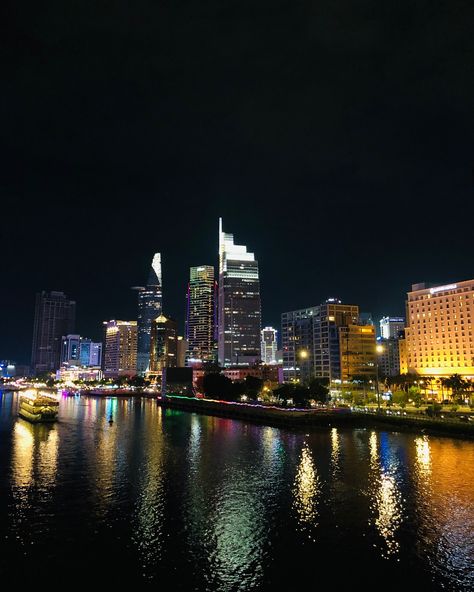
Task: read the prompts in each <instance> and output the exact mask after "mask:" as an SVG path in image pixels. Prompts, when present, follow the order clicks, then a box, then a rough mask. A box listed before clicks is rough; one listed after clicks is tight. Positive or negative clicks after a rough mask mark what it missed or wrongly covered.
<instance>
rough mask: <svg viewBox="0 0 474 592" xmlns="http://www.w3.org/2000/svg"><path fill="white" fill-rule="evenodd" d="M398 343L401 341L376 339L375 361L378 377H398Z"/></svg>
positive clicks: (399, 371) (399, 370)
mask: <svg viewBox="0 0 474 592" xmlns="http://www.w3.org/2000/svg"><path fill="white" fill-rule="evenodd" d="M400 342H401V339H399V338H395V337H389V338H388V339H383V338H382V337H380V338H378V339H377V360H378V365H379V373H380V376H381V377H382V376H398V375H399V374H400V373H401V369H400V368H401V367H400Z"/></svg>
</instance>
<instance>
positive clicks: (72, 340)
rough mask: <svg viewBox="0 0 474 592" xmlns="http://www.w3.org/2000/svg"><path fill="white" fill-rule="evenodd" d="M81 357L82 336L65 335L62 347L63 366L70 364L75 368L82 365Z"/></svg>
mask: <svg viewBox="0 0 474 592" xmlns="http://www.w3.org/2000/svg"><path fill="white" fill-rule="evenodd" d="M80 357H81V336H80V335H63V337H62V346H61V366H63V365H65V364H70V365H74V366H79V365H80V363H81V362H80Z"/></svg>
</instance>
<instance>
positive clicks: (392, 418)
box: [158, 397, 474, 439]
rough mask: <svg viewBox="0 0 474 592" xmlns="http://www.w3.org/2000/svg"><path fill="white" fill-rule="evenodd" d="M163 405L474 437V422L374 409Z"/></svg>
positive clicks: (280, 422)
mask: <svg viewBox="0 0 474 592" xmlns="http://www.w3.org/2000/svg"><path fill="white" fill-rule="evenodd" d="M158 403H159V404H160V405H162V406H163V407H169V408H171V409H180V410H182V411H194V412H197V413H202V414H205V415H216V416H219V417H227V418H231V419H233V418H234V419H243V420H246V421H250V422H254V423H261V424H266V425H274V426H282V427H294V428H299V427H301V428H308V427H349V428H350V427H352V428H386V429H390V430H399V431H411V432H416V433H420V432H421V433H429V434H433V435H441V436H442V435H444V436H455V437H461V438H472V439H474V425H472V424H463V423H460V422H453V421H446V420H441V419H432V418H429V417H427V418H426V419H425V418H423V419H422V418H412V417H407V416H396V415H383V414H380V415H379V414H377V415H375V414H372V413H353V412H351V410H350V409H337V410H327V411H326V410H308V411H290V410H286V409H277V408H271V407H270V408H268V407H260V406H258V405H256V406H253V405H240V404H238V403H226V402H220V401H208V400H203V399H188V398H173V397H167V398H164V399H158Z"/></svg>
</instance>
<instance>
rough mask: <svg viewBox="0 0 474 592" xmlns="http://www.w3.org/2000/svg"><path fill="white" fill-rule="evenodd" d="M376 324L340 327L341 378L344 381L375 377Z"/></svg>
mask: <svg viewBox="0 0 474 592" xmlns="http://www.w3.org/2000/svg"><path fill="white" fill-rule="evenodd" d="M375 345H376V341H375V327H374V325H346V326H341V327H339V349H340V352H341V370H340V378H341V380H342V381H343V382H346V381H351V380H360V379H367V380H370V379H372V380H373V379H375V375H376V359H375V355H376V349H375Z"/></svg>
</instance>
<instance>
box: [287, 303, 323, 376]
mask: <svg viewBox="0 0 474 592" xmlns="http://www.w3.org/2000/svg"><path fill="white" fill-rule="evenodd" d="M318 314H319V306H313V307H311V308H303V309H300V310H294V311H291V312H284V313H283V314H282V315H281V342H282V352H283V380H284V382H295V381H301V380H302V381H303V382H305V381H306V380H309V379H310V378H311V374H312V370H313V364H312V359H313V316H315V315H318Z"/></svg>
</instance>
